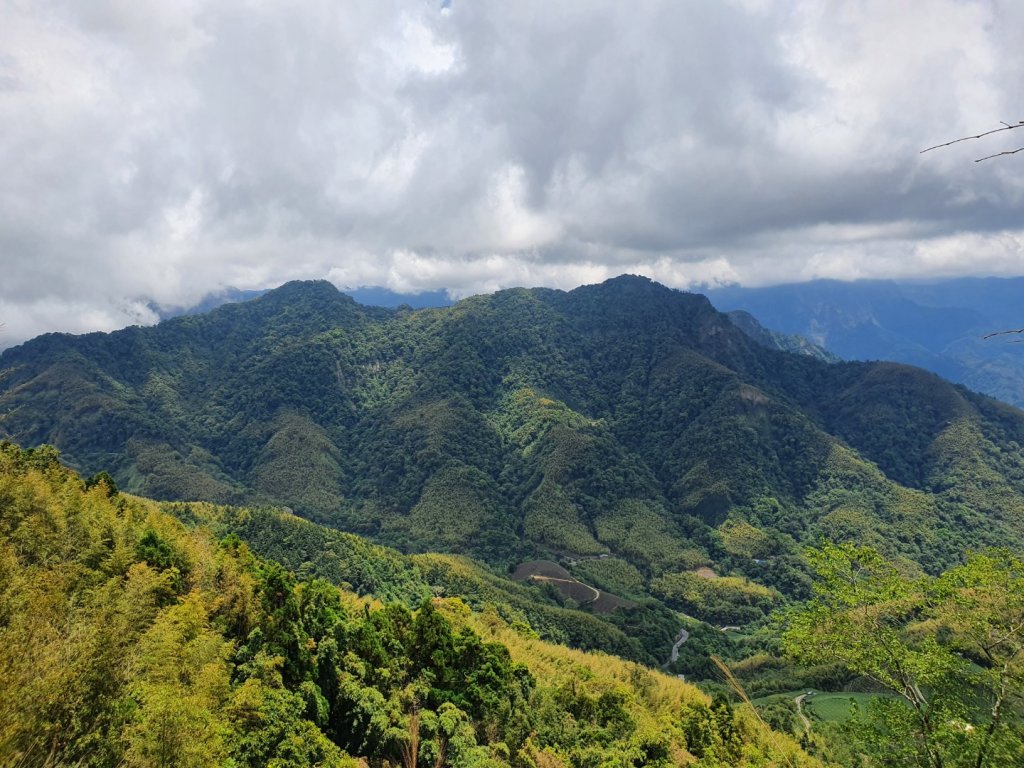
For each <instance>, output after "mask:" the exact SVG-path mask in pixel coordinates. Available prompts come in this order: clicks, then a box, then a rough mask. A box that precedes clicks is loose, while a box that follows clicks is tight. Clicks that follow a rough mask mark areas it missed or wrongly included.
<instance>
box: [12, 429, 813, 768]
mask: <svg viewBox="0 0 1024 768" xmlns="http://www.w3.org/2000/svg"><path fill="white" fill-rule="evenodd" d="M192 509H193V511H194V512H196V513H197V514H198V513H199V512H204V510H201V509H199V507H198V506H196V507H194V508H192ZM204 513H205V515H206V517H207V518H208V519H210V520H214V519H216V517H217V515H218V514H220V515H223V514H226V511H225V510H221V511H220V512H219V513H218V511H217V510H216V509H215V508H209V509H206V510H205V512H204ZM253 519H256V516H255V515H254V517H253ZM424 559H425V558H424ZM460 562H463V563H465V567H470V565H469V564H468V562H466V561H459V560H458V559H457V558H452V559H451V561H450V562H449V566H450V567H458V565H459V563H460ZM524 589H525V588H524ZM495 594H498V595H500V593H497V592H496V593H495ZM446 617H447V618H446ZM594 622H595V627H597V626H600V625H601V623H600V622H598V621H597V620H596V619H595V620H594ZM523 626H525V625H521V627H523ZM343 749H344V750H345V751H347V752H348V753H349V754H353V755H359V756H360V758H362V759H363V760H364V761H372V762H373V763H374V764H378V765H389V764H390V765H396V764H398V763H399V762H400V761H401V760H402V759H403V758H402V756H403V755H409V754H412V755H413V756H414V758H415V759H413V760H412V762H410V765H411V764H413V763H415V764H416V765H417V766H420V767H421V768H426V766H431V765H437V764H442V763H444V764H449V765H452V766H456V767H459V768H462V767H466V768H468V767H469V766H491V767H493V768H500V766H515V768H537V767H539V766H549V767H551V766H566V767H567V768H568V766H573V767H574V768H584V767H585V766H597V765H602V766H621V767H622V768H628V767H629V766H634V765H640V764H645V765H657V766H668V765H671V764H678V765H687V764H696V765H700V766H708V767H709V768H710V767H712V766H715V767H717V766H726V765H728V766H750V767H751V768H753V767H754V766H769V765H780V766H781V765H787V766H804V765H806V766H811V765H814V764H815V763H814V762H813V761H812V760H810V759H809V758H808V757H807V756H806V755H803V754H802V753H800V752H799V750H798V749H797V747H796V745H795V744H793V743H792V742H791V741H790V740H788V739H787V738H783V737H781V736H779V735H777V734H773V733H772V732H771V731H769V730H768V729H767V728H765V727H764V726H763V724H761V723H759V722H758V721H757V720H756V719H754V717H753V716H752V715H751V714H750V713H749V712H747V711H745V710H743V709H740V710H736V711H733V710H732V709H731V708H730V707H728V706H727V705H726V704H724V703H717V704H715V703H711V702H709V701H708V700H707V698H706V697H705V696H704V695H703V694H701V693H700V692H699V691H698V690H697V689H696V688H694V687H692V686H689V685H686V684H684V683H682V682H681V681H678V680H675V679H673V678H670V677H667V676H664V675H660V674H658V673H655V672H652V671H651V670H649V669H647V668H644V667H641V666H639V665H637V664H634V663H627V662H624V661H621V660H619V659H616V658H615V657H611V656H606V655H603V654H586V653H583V652H580V651H572V650H568V649H566V648H561V647H558V646H555V645H551V644H548V643H544V642H540V641H538V640H536V639H535V637H534V635H533V633H531V632H529V631H528V630H522V629H521V630H520V631H516V630H514V629H512V628H511V626H510V625H509V624H508V623H506V622H505V621H504V620H503V619H501V618H499V617H498V615H497V613H495V612H494V611H486V612H485V613H483V614H473V613H471V612H470V611H469V609H468V608H466V607H465V605H464V604H463V603H462V602H461V601H459V600H449V601H434V602H431V601H429V600H427V601H425V602H423V603H422V604H421V605H420V608H419V610H418V611H416V612H415V613H411V612H410V611H409V610H408V609H406V608H404V607H402V606H400V605H397V604H394V603H391V604H380V603H376V602H373V601H369V600H359V599H357V598H356V597H355V596H354V595H352V594H351V593H347V594H346V593H343V592H339V590H338V589H337V588H336V587H334V586H332V585H330V584H328V583H327V582H325V581H316V580H314V581H297V580H296V579H295V578H294V576H292V575H291V574H289V573H288V572H287V571H286V570H285V569H283V568H282V567H281V566H280V565H278V564H276V563H273V562H270V561H265V560H259V559H257V558H256V557H255V556H254V555H252V554H251V552H250V551H249V549H248V547H247V546H246V545H245V544H243V543H241V542H240V541H239V540H238V538H237V537H228V538H227V539H225V540H224V541H222V542H219V543H218V542H217V541H215V540H214V539H213V537H212V536H211V534H210V532H209V530H207V529H204V528H195V529H187V528H185V527H184V526H183V525H182V524H181V523H180V522H178V521H177V520H175V519H174V518H172V517H170V516H168V515H166V514H164V513H163V512H161V511H160V505H159V504H157V503H155V502H150V501H147V500H145V499H139V498H133V497H128V496H125V495H122V494H118V493H117V492H116V491H115V490H114V489H112V488H111V487H109V486H108V485H107V484H106V483H105V482H104V481H99V482H97V483H96V484H95V485H93V487H92V488H91V489H90V490H86V489H85V488H84V486H83V483H82V482H81V480H80V479H79V478H78V477H77V476H76V475H74V474H73V473H71V472H69V471H68V470H66V469H64V468H62V467H61V466H60V465H59V464H58V463H57V460H56V452H55V451H53V450H52V449H47V448H43V449H39V450H37V451H21V450H20V449H18V448H16V447H14V446H11V445H9V444H3V445H0V765H4V766H8V765H11V766H14V765H17V766H22V765H26V766H27V765H54V766H56V765H82V766H102V767H103V768H108V767H109V768H113V767H114V766H131V767H132V768H151V767H152V768H156V767H157V766H160V767H163V766H172V765H173V766H188V767H189V768H191V767H193V766H195V767H199V766H224V765H231V766H236V767H237V768H257V766H263V765H272V766H274V767H275V768H300V767H301V766H308V765H317V766H323V767H324V768H345V767H351V766H353V765H355V761H354V760H352V759H351V758H349V757H347V755H346V754H345V751H343ZM409 750H412V752H411V753H410V752H409ZM442 754H445V755H447V758H446V761H441V762H438V757H439V755H442Z"/></svg>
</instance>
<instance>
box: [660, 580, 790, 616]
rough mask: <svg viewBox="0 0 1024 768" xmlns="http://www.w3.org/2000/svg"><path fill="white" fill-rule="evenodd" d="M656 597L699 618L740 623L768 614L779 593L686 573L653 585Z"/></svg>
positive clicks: (745, 583)
mask: <svg viewBox="0 0 1024 768" xmlns="http://www.w3.org/2000/svg"><path fill="white" fill-rule="evenodd" d="M651 589H652V590H653V591H654V593H655V594H657V595H659V596H661V597H662V598H664V599H665V600H666V601H667V602H668V603H669V604H670V605H675V606H677V607H679V608H681V609H682V610H684V611H686V612H687V613H690V614H693V615H694V616H696V617H697V618H700V619H705V620H707V621H711V622H719V623H728V624H741V623H745V622H748V621H754V620H756V619H758V618H760V617H761V616H763V615H764V614H766V613H767V612H768V611H769V610H771V608H772V607H773V606H774V605H775V604H776V602H777V601H778V600H779V594H778V593H777V592H775V591H774V590H771V589H768V588H767V587H764V586H762V585H760V584H757V583H756V582H753V581H750V580H749V579H742V578H738V577H735V576H724V577H716V578H706V577H705V576H701V575H698V574H696V573H691V572H689V571H683V572H681V573H669V574H666V575H664V576H661V577H659V578H657V579H655V580H654V581H652V582H651Z"/></svg>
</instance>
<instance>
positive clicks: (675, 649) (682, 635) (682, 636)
mask: <svg viewBox="0 0 1024 768" xmlns="http://www.w3.org/2000/svg"><path fill="white" fill-rule="evenodd" d="M689 639H690V633H689V632H687V631H686V629H685V628H681V629H680V630H679V634H678V635H676V642H675V644H674V645H673V646H672V653H671V654H669V657H668V661H666V662H665V663H664V664H662V665H661V668H662V669H664V668H665V667H667V666H668V665H669V664H671V663H672V662H673V661H678V660H679V646H681V645H682V644H683V643H685V642H686V641H687V640H689Z"/></svg>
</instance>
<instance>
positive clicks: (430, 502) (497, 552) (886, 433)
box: [0, 277, 1024, 608]
mask: <svg viewBox="0 0 1024 768" xmlns="http://www.w3.org/2000/svg"><path fill="white" fill-rule="evenodd" d="M0 368H2V370H3V373H2V376H3V380H2V384H0V386H2V392H0V408H2V409H3V411H2V413H3V416H2V421H0V427H2V429H3V430H4V431H5V432H6V433H7V434H9V435H12V436H13V437H15V438H16V439H18V440H21V441H23V442H25V443H29V444H33V443H37V442H41V441H49V442H52V443H54V444H56V445H57V446H58V447H60V449H61V450H62V451H63V452H64V453H65V455H66V456H68V458H69V459H70V460H71V461H72V462H73V463H74V464H75V465H76V466H77V467H79V468H81V469H82V470H83V471H84V472H86V473H92V472H96V471H99V470H101V469H107V470H110V471H111V472H112V473H113V474H114V476H115V477H116V478H117V480H118V482H119V483H122V484H123V485H124V486H125V487H126V488H128V489H130V490H133V491H139V492H143V493H146V494H149V495H153V496H156V497H159V498H165V499H206V500H210V501H216V502H239V501H246V502H274V503H278V504H284V505H287V506H289V507H290V508H291V509H292V510H293V511H295V512H296V513H297V514H299V515H302V516H306V517H309V518H312V519H314V520H318V521H322V522H328V523H330V524H333V525H336V526H338V527H340V528H343V529H347V530H351V531H355V532H359V533H364V534H368V535H370V536H372V537H374V538H375V539H376V540H378V541H381V542H384V543H388V544H392V545H395V546H398V547H400V548H402V549H404V550H406V551H411V552H416V551H419V552H423V551H436V550H441V551H446V552H456V553H466V554H472V555H474V556H477V557H481V558H483V559H485V560H488V561H490V562H492V563H498V564H511V563H513V562H515V561H518V560H523V559H529V558H532V557H539V556H554V557H560V556H587V555H597V554H601V553H610V554H614V555H617V556H619V557H621V558H624V559H625V560H626V561H627V562H628V563H630V564H631V565H632V566H633V567H634V568H637V569H639V572H640V573H641V575H642V578H643V579H644V580H645V581H647V582H651V583H653V582H652V580H654V579H659V578H660V577H662V576H665V575H672V574H678V573H681V572H683V571H689V570H693V569H696V568H699V567H701V566H705V565H713V566H715V567H718V568H720V569H726V570H729V571H736V572H738V573H742V574H745V575H748V576H752V577H754V578H757V579H759V580H761V581H762V582H763V583H765V584H768V585H770V586H774V587H776V588H778V589H781V590H783V591H784V592H787V593H791V594H794V593H799V591H800V589H802V588H803V587H802V586H801V585H802V584H806V579H804V578H802V577H801V571H800V567H799V565H798V563H797V560H796V558H794V557H793V553H794V546H795V543H796V542H800V541H815V540H817V539H819V538H820V537H821V536H823V535H824V536H828V537H831V538H839V539H845V538H852V539H861V538H865V537H867V538H870V539H872V540H875V539H877V540H878V543H879V545H880V546H881V547H882V548H883V549H884V550H885V551H886V552H887V553H889V554H891V555H894V556H895V555H898V556H903V557H905V558H908V559H909V560H911V561H914V562H916V563H918V564H920V565H922V566H924V567H926V568H929V569H934V568H937V567H939V566H940V565H942V564H946V563H949V562H952V561H955V560H957V559H958V558H959V557H960V556H961V553H962V551H963V550H964V548H966V547H978V546H984V545H987V544H995V543H1007V542H1013V543H1017V544H1019V543H1021V542H1024V462H1022V459H1021V453H1020V449H1019V446H1020V445H1021V444H1022V443H1024V414H1022V413H1021V412H1019V411H1017V410H1015V409H1012V408H1007V407H1005V406H1002V405H1000V404H998V403H996V402H994V401H991V400H988V399H986V398H983V397H980V396H977V395H974V394H971V393H969V392H967V391H965V390H960V389H957V388H955V387H953V386H952V385H950V384H948V383H946V382H944V381H942V380H941V379H939V378H938V377H937V376H934V375H932V374H928V373H925V372H923V371H920V370H918V369H913V368H909V367H906V366H899V365H894V364H826V363H823V362H821V361H819V360H815V359H811V358H809V357H807V356H800V355H791V354H786V353H783V352H778V351H773V350H770V349H766V348H764V347H763V346H761V345H759V344H757V343H755V342H754V341H753V340H751V339H750V338H749V337H748V336H747V335H745V334H744V333H742V332H741V331H740V330H739V329H737V328H736V327H735V326H734V325H733V324H732V323H731V322H730V321H729V319H728V318H727V317H726V316H724V315H722V314H720V313H719V312H717V311H716V310H715V309H714V308H713V307H712V306H711V304H710V303H709V302H708V300H707V299H706V298H704V297H702V296H697V295H692V294H685V293H680V292H678V291H673V290H670V289H667V288H665V287H663V286H660V285H657V284H656V283H652V282H651V281H649V280H646V279H643V278H637V277H621V278H617V279H615V280H610V281H608V282H606V283H603V284H600V285H596V286H587V287H583V288H579V289H577V290H574V291H571V292H568V293H565V292H561V291H553V290H546V289H536V290H524V289H514V290H508V291H501V292H499V293H496V294H493V295H491V296H479V297H474V298H471V299H467V300H465V301H462V302H459V303H458V304H457V305H455V306H453V307H450V308H436V309H424V310H419V311H410V310H407V309H403V310H396V311H392V310H382V309H371V308H366V307H361V306H359V305H357V304H355V303H354V302H353V301H351V300H350V299H348V298H347V297H345V296H343V295H342V294H340V293H338V292H337V291H336V290H335V289H334V288H333V287H332V286H330V285H329V284H327V283H292V284H288V285H286V286H283V287H282V288H280V289H278V290H276V291H271V292H269V293H267V294H266V295H264V296H262V297H260V298H258V299H256V300H254V301H251V302H246V303H241V304H233V305H229V306H224V307H220V308H218V309H216V310H214V311H213V312H211V313H209V314H207V315H198V316H192V317H187V318H179V319H175V320H171V321H168V322H165V323H162V324H160V325H159V326H156V327H154V328H133V329H128V330H125V331H121V332H118V333H113V334H108V335H102V334H93V335H89V336H84V337H78V338H75V337H67V336H54V335H51V336H46V337H41V338H40V339H37V340H34V341H33V342H30V343H28V344H25V345H23V346H21V347H18V348H15V349H11V350H8V351H7V352H5V353H4V354H3V356H2V357H0ZM740 532H742V535H741V533H740ZM752 542H753V543H752ZM678 581H679V580H678V579H675V581H673V580H672V579H670V580H669V581H668V582H665V581H664V580H662V581H659V582H658V583H660V584H666V583H668V584H675V583H678ZM670 592H671V591H670ZM673 595H674V593H669V594H667V595H666V596H667V599H675V597H674V596H673ZM681 605H682V607H684V608H686V607H687V606H686V605H685V604H681Z"/></svg>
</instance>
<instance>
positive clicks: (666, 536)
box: [595, 501, 707, 571]
mask: <svg viewBox="0 0 1024 768" xmlns="http://www.w3.org/2000/svg"><path fill="white" fill-rule="evenodd" d="M595 527H596V528H597V535H598V537H600V539H601V540H602V541H606V542H608V544H609V545H611V546H612V547H614V548H615V550H616V551H617V552H621V553H622V554H623V555H625V556H627V557H631V558H634V559H635V560H637V561H639V562H641V563H644V564H645V565H647V566H648V567H649V568H651V569H652V570H654V571H661V570H664V569H665V568H668V567H671V566H673V565H675V566H677V567H678V566H679V565H684V566H689V567H696V566H699V565H704V564H706V563H707V556H706V555H704V554H703V553H701V552H699V551H696V550H694V549H692V548H689V547H687V546H686V544H685V543H684V540H683V539H682V537H681V536H680V535H679V534H678V533H676V532H675V531H673V530H672V529H671V528H670V526H669V523H668V522H666V519H665V511H664V509H663V508H662V507H661V505H659V504H655V503H652V502H646V501H625V502H623V503H622V504H620V505H619V506H618V507H616V509H615V510H614V511H613V512H611V513H610V514H607V515H602V516H601V517H599V518H598V519H597V521H596V522H595Z"/></svg>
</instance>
